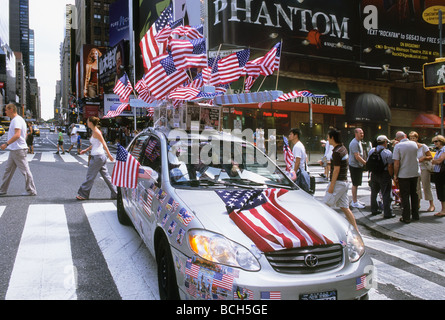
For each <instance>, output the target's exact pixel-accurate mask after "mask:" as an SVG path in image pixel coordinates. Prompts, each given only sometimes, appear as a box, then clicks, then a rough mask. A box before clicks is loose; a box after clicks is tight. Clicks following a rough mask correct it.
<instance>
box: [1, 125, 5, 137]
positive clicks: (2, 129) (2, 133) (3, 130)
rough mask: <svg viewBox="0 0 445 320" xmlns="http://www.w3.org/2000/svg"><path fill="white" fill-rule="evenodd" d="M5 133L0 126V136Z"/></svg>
mask: <svg viewBox="0 0 445 320" xmlns="http://www.w3.org/2000/svg"><path fill="white" fill-rule="evenodd" d="M5 133H6V131H5V128H3V127H2V126H0V136H2V135H4V134H5Z"/></svg>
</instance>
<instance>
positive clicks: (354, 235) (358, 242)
mask: <svg viewBox="0 0 445 320" xmlns="http://www.w3.org/2000/svg"><path fill="white" fill-rule="evenodd" d="M346 237H347V239H346V245H347V247H348V256H349V261H350V262H356V261H357V260H358V259H360V257H361V256H362V255H363V254H364V253H365V244H364V242H363V239H362V237H361V236H360V234H359V233H358V232H357V230H355V228H354V227H353V226H352V225H350V226H349V230H348V233H347V235H346Z"/></svg>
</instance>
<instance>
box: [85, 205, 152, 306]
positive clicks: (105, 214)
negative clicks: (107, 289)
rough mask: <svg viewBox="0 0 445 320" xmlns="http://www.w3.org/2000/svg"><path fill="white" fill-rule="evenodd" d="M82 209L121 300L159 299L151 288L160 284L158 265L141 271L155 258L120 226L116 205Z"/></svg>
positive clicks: (130, 233) (136, 238)
mask: <svg viewBox="0 0 445 320" xmlns="http://www.w3.org/2000/svg"><path fill="white" fill-rule="evenodd" d="M83 207H84V210H85V214H86V216H87V217H88V221H89V223H90V225H91V229H92V230H93V232H94V235H95V237H96V241H97V243H98V244H99V247H100V249H101V250H102V253H103V255H104V257H105V259H106V261H107V264H108V268H109V270H110V273H111V275H112V276H113V279H114V281H115V283H116V286H117V288H118V290H119V294H120V295H121V297H122V299H124V300H127V299H130V300H139V299H143V300H146V299H149V300H153V299H159V291H158V287H157V285H156V286H155V287H150V283H152V284H153V283H155V284H157V281H156V279H157V274H156V265H154V263H153V265H152V266H150V267H149V268H144V269H142V270H141V269H140V268H139V266H141V265H142V266H146V265H147V262H149V261H153V258H152V257H151V255H150V253H149V252H148V249H147V248H146V247H145V245H143V244H142V240H141V239H140V237H139V236H138V235H137V234H136V231H134V229H133V228H131V227H124V226H122V225H120V224H119V222H118V220H117V218H116V206H115V205H114V204H113V203H111V202H110V203H105V204H100V205H98V204H97V203H85V204H83ZM138 261H143V262H144V263H143V264H141V263H138Z"/></svg>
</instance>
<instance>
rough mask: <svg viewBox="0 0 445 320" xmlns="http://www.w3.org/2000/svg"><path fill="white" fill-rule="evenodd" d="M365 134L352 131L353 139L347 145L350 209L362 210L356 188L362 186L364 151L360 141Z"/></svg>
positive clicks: (358, 130) (359, 131)
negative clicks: (350, 196) (350, 183)
mask: <svg viewBox="0 0 445 320" xmlns="http://www.w3.org/2000/svg"><path fill="white" fill-rule="evenodd" d="M364 136H365V134H364V133H363V130H362V129H360V128H356V129H355V130H354V139H352V141H351V143H350V144H349V172H350V173H351V181H352V188H351V193H352V202H351V207H353V208H359V209H363V208H364V207H365V204H364V203H362V202H360V201H358V199H357V190H358V187H359V186H361V185H362V180H363V170H364V166H365V164H366V160H365V159H364V151H363V146H362V140H363V137H364Z"/></svg>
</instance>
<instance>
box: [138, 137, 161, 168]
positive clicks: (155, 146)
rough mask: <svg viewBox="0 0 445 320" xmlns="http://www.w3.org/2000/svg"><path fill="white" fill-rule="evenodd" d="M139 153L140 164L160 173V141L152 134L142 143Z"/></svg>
mask: <svg viewBox="0 0 445 320" xmlns="http://www.w3.org/2000/svg"><path fill="white" fill-rule="evenodd" d="M142 150H143V152H142V154H141V161H140V163H141V165H142V166H146V167H150V168H152V169H153V170H155V171H156V172H158V173H159V175H160V174H161V164H162V162H161V143H160V141H159V140H158V139H157V138H156V137H153V136H150V137H149V138H148V139H146V141H145V142H144V144H143V147H142Z"/></svg>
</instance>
